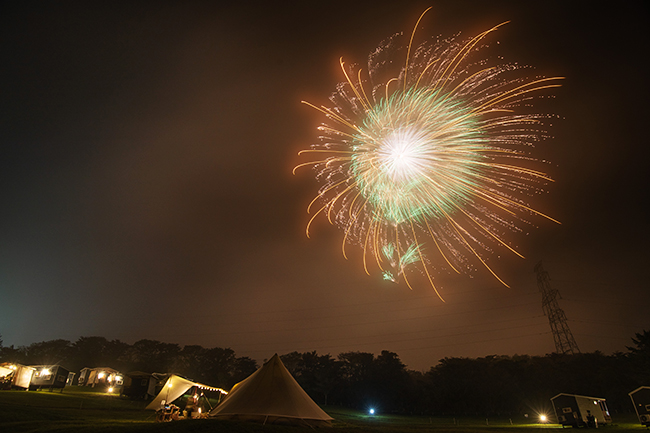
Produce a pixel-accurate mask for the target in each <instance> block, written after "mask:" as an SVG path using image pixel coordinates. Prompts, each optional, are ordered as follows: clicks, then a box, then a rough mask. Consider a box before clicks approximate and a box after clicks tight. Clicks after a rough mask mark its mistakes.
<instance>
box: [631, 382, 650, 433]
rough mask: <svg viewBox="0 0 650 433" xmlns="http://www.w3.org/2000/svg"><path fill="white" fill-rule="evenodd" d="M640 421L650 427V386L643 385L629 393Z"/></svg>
mask: <svg viewBox="0 0 650 433" xmlns="http://www.w3.org/2000/svg"><path fill="white" fill-rule="evenodd" d="M629 395H630V398H631V399H632V405H633V406H634V410H635V411H636V416H638V417H639V422H640V423H641V424H642V425H644V426H646V427H650V386H641V387H639V388H637V389H635V390H634V391H632V392H630V393H629Z"/></svg>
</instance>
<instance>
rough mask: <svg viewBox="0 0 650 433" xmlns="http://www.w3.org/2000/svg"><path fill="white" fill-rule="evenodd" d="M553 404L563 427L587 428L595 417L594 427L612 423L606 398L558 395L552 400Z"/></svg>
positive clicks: (559, 422)
mask: <svg viewBox="0 0 650 433" xmlns="http://www.w3.org/2000/svg"><path fill="white" fill-rule="evenodd" d="M551 403H553V409H554V410H555V415H556V416H557V421H558V424H562V426H566V425H570V426H573V427H586V426H589V420H590V418H591V417H593V418H592V422H593V423H595V425H594V426H592V427H595V426H597V425H599V424H600V425H602V424H608V423H611V422H612V417H611V416H610V415H609V409H608V408H607V402H606V401H605V399H604V398H598V397H586V396H584V395H575V394H558V395H556V396H555V397H553V398H551Z"/></svg>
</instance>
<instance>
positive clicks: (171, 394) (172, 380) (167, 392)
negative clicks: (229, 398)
mask: <svg viewBox="0 0 650 433" xmlns="http://www.w3.org/2000/svg"><path fill="white" fill-rule="evenodd" d="M193 386H196V387H198V388H200V389H206V390H208V391H219V392H220V393H222V394H227V392H226V391H224V390H223V389H221V388H215V387H213V386H208V385H203V384H202V383H198V382H192V381H191V380H187V379H185V378H182V377H180V376H177V375H175V374H172V375H171V376H169V379H167V382H165V386H163V389H162V390H161V391H160V392H159V393H158V395H157V396H156V398H154V399H153V400H152V401H151V403H149V404H148V405H147V407H145V409H152V410H158V409H160V408H161V407H162V406H164V405H166V404H169V403H171V402H173V401H174V400H176V399H177V398H179V397H180V396H182V395H183V394H185V391H187V390H188V389H190V388H191V387H193Z"/></svg>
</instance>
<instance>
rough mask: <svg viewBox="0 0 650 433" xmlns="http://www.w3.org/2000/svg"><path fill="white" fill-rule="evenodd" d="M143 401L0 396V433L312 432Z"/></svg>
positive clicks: (493, 424)
mask: <svg viewBox="0 0 650 433" xmlns="http://www.w3.org/2000/svg"><path fill="white" fill-rule="evenodd" d="M145 406H146V403H145V402H143V401H132V400H128V399H124V398H121V397H120V396H118V395H110V394H106V393H101V392H94V391H93V390H92V389H89V388H84V387H70V388H65V390H64V391H63V392H58V391H54V392H49V391H29V392H26V391H0V432H59V433H65V432H127V433H128V432H154V431H155V432H170V433H171V432H233V433H255V432H266V433H276V432H277V433H286V432H291V433H302V432H313V429H312V428H310V427H300V426H282V425H261V424H255V423H242V422H232V421H222V420H183V421H175V422H170V423H156V422H155V416H154V412H153V411H146V410H144V407H145ZM325 410H326V411H327V413H329V414H330V416H332V417H333V418H334V419H335V421H334V422H333V426H332V429H331V430H330V429H319V430H324V431H332V433H352V432H353V433H360V432H376V433H396V432H407V433H409V432H410V433H425V432H437V433H446V432H454V433H464V432H475V431H479V432H486V433H487V432H509V433H518V432H530V431H531V429H532V430H539V429H551V430H554V429H559V428H561V426H559V425H557V424H537V423H535V422H534V421H533V420H530V419H525V418H523V417H520V418H516V419H515V418H513V419H510V418H507V417H501V418H488V419H486V418H484V417H476V418H469V417H463V418H453V417H421V416H395V415H381V414H379V415H373V416H370V415H368V414H365V413H361V412H358V411H352V410H346V409H342V408H337V407H326V408H325ZM602 430H604V431H606V432H622V431H631V430H632V431H634V430H636V431H639V432H640V431H645V430H646V429H645V427H643V426H641V425H640V424H639V423H638V422H637V420H636V416H634V415H632V414H625V415H620V416H615V417H614V424H613V425H608V426H603V427H602Z"/></svg>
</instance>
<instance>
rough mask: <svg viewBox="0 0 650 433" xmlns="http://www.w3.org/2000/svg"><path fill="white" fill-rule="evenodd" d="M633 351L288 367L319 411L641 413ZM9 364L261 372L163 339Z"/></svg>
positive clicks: (301, 355) (340, 360) (300, 356)
mask: <svg viewBox="0 0 650 433" xmlns="http://www.w3.org/2000/svg"><path fill="white" fill-rule="evenodd" d="M632 342H633V345H632V346H630V347H628V348H627V349H628V351H627V352H618V353H614V354H612V355H605V354H603V353H601V352H592V353H580V354H574V355H560V354H556V353H551V354H548V355H545V356H528V355H515V356H498V355H491V356H485V357H481V358H475V359H474V358H459V357H448V358H444V359H441V360H439V362H438V364H437V365H435V366H433V367H431V368H430V369H429V370H428V371H414V370H409V369H407V368H406V366H405V365H404V363H402V361H401V360H400V358H399V356H398V355H397V354H396V353H394V352H390V351H386V350H385V351H382V352H381V353H380V354H379V355H375V354H373V353H368V352H344V353H340V354H339V355H338V356H336V357H334V356H332V355H330V354H318V353H317V352H316V351H312V352H291V353H288V354H284V355H281V359H282V361H283V363H284V365H285V366H286V367H287V369H288V370H289V371H290V372H291V374H292V375H293V377H294V378H295V379H296V380H297V381H298V383H299V384H300V385H301V386H302V387H303V389H304V390H305V391H306V392H307V393H308V394H309V395H310V396H311V397H312V398H313V399H314V400H315V401H316V402H317V403H319V404H326V405H337V406H344V407H350V408H356V409H368V408H370V407H373V408H376V410H379V411H382V412H385V413H386V412H391V413H403V414H428V415H481V416H483V415H485V416H490V415H508V414H509V415H515V414H524V413H532V414H534V413H537V412H542V411H550V406H551V404H550V398H551V397H553V396H555V395H557V394H559V393H567V394H579V395H586V396H591V397H600V398H606V399H607V402H608V406H609V408H610V411H611V412H612V413H613V414H616V413H617V412H630V411H632V410H633V408H632V405H631V403H630V398H629V396H628V393H629V392H630V391H632V390H634V389H636V388H638V387H639V386H643V385H645V386H650V331H643V332H642V333H637V334H635V337H634V338H632ZM0 362H16V363H21V364H27V365H30V364H31V365H34V364H57V363H58V364H61V365H63V366H64V367H66V368H68V369H70V370H71V371H77V372H78V371H79V370H80V369H81V368H83V367H111V368H115V369H117V370H119V371H121V372H124V373H128V372H130V371H135V370H137V371H145V372H159V373H175V374H179V375H181V376H184V377H187V378H189V379H192V380H195V381H198V382H202V383H205V384H207V385H212V386H217V387H222V388H225V389H229V388H230V387H232V385H234V384H235V383H237V382H238V381H240V380H243V379H244V378H246V377H247V376H248V375H250V374H251V373H252V372H254V371H255V370H256V368H257V367H258V366H257V363H256V362H255V360H253V359H251V358H248V357H237V356H236V354H235V352H234V351H233V350H232V349H228V348H225V349H224V348H218V347H215V348H203V347H202V346H197V345H192V346H184V347H180V346H179V345H177V344H170V343H163V342H160V341H155V340H140V341H137V342H135V343H134V344H132V345H129V344H127V343H124V342H121V341H119V340H111V341H109V340H107V339H105V338H103V337H81V338H79V339H78V340H77V341H75V342H74V343H72V342H70V341H67V340H51V341H44V342H40V343H34V344H31V345H29V346H20V347H17V348H14V347H13V346H11V347H3V346H2V340H0Z"/></svg>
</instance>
